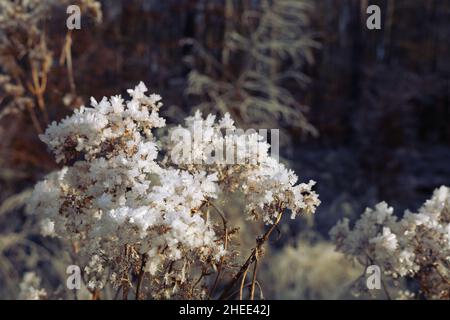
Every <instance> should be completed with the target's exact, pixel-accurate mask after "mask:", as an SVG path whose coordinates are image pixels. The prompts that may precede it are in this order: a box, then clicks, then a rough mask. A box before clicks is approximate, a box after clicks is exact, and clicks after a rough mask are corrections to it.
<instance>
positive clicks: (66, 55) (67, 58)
mask: <svg viewBox="0 0 450 320" xmlns="http://www.w3.org/2000/svg"><path fill="white" fill-rule="evenodd" d="M64 63H65V64H66V67H67V75H68V78H69V85H70V90H71V92H72V93H73V94H74V93H75V90H76V87H75V80H74V76H73V66H72V30H69V31H68V32H67V34H66V40H65V43H64V47H63V49H62V51H61V56H60V58H59V64H60V65H61V66H62V65H63V64H64Z"/></svg>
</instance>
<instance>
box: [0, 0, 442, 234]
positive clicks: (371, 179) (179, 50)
mask: <svg viewBox="0 0 450 320" xmlns="http://www.w3.org/2000/svg"><path fill="white" fill-rule="evenodd" d="M261 3H262V1H257V0H208V1H207V0H165V1H158V0H155V1H153V0H148V1H144V0H127V1H125V0H124V1H120V0H108V1H102V11H103V21H102V23H100V24H96V23H95V22H94V21H93V20H92V19H89V18H85V17H83V20H82V28H81V30H77V31H74V32H73V33H72V58H73V73H74V82H75V84H76V98H74V97H72V101H71V102H70V103H69V107H67V106H64V105H63V103H62V102H61V101H63V99H64V97H66V95H65V93H66V92H69V91H70V90H71V89H70V88H71V87H70V83H69V80H68V79H67V77H66V76H64V74H65V72H66V69H65V68H64V67H62V66H58V65H56V66H55V67H54V69H55V72H54V73H53V75H52V76H49V80H48V81H49V85H48V88H51V89H48V91H47V92H46V99H47V105H48V110H49V118H50V119H49V120H50V121H52V120H59V119H61V118H62V117H63V116H64V115H66V114H69V113H70V112H71V110H72V109H73V107H76V106H79V105H81V104H82V103H85V102H88V101H89V100H88V99H89V97H90V96H95V97H96V98H99V97H101V96H109V95H113V94H117V93H119V92H122V93H125V90H126V89H127V88H130V87H133V86H134V85H136V84H137V83H138V82H139V81H143V82H145V83H146V85H147V86H148V87H149V88H150V91H153V92H156V93H159V94H161V96H162V97H163V101H164V104H165V108H164V109H163V110H162V113H163V114H164V115H165V116H166V117H168V119H169V122H172V123H175V122H177V121H179V120H180V119H182V118H183V117H184V116H186V115H188V114H191V113H193V112H194V109H195V107H196V106H199V103H201V102H202V101H203V99H206V98H205V96H204V95H202V94H200V95H199V94H197V95H192V94H188V93H189V88H190V87H192V84H193V83H192V81H193V80H192V78H190V76H192V74H193V73H192V72H193V71H196V72H200V73H202V74H208V76H209V77H210V78H211V79H214V81H218V82H220V81H223V80H224V79H225V78H226V77H225V76H226V74H227V72H231V73H239V72H240V71H239V70H242V68H243V66H244V65H245V64H247V63H249V62H248V61H247V60H246V59H245V56H244V55H243V54H239V53H237V54H235V55H233V56H232V58H230V59H229V60H227V63H226V64H224V65H223V67H224V68H225V70H222V71H221V72H219V71H217V70H216V71H215V69H214V68H215V65H214V63H215V62H214V61H219V62H220V63H223V62H224V60H225V58H226V55H227V54H229V52H228V51H227V50H229V48H228V47H227V45H226V41H227V39H226V34H227V32H229V30H230V29H232V30H238V31H240V32H241V33H243V34H250V35H251V33H252V24H251V23H250V24H248V22H246V21H247V20H246V19H247V18H246V16H245V15H244V13H245V12H247V11H252V10H256V11H257V12H261ZM269 4H270V1H269ZM309 4H310V5H311V6H310V7H308V10H307V11H305V12H306V13H305V18H304V19H305V20H304V21H303V22H302V26H303V27H302V30H301V32H303V35H301V36H304V37H307V38H308V39H310V41H312V42H311V45H307V46H305V49H304V51H302V55H301V56H302V57H301V59H300V61H301V62H300V63H299V64H295V68H296V70H297V71H298V72H299V74H301V75H302V81H301V82H302V83H301V85H298V84H297V83H295V82H292V81H291V82H290V81H286V82H283V87H285V88H288V89H289V92H290V93H291V94H292V96H293V97H295V100H296V101H298V102H299V103H300V104H301V105H302V106H303V107H305V106H307V107H308V110H309V111H306V110H307V109H303V110H305V111H304V116H305V118H306V119H307V121H308V122H309V124H311V125H312V126H313V127H314V128H315V130H312V131H311V130H304V129H305V126H304V124H303V123H296V122H295V121H294V122H289V121H287V120H283V119H282V117H281V116H280V117H278V113H274V114H273V116H272V117H273V120H274V122H273V123H271V124H270V123H269V124H267V123H264V124H262V123H258V122H257V123H253V122H247V121H246V118H245V117H243V116H242V118H240V115H241V111H240V110H239V103H238V102H239V97H237V98H236V97H233V100H232V101H233V102H232V103H230V104H229V105H227V106H226V107H227V108H229V109H230V110H229V111H230V112H231V113H232V114H233V116H234V117H236V118H237V120H238V122H239V123H240V124H241V125H243V126H247V127H251V126H258V125H264V126H265V127H267V126H268V125H271V126H272V127H273V128H281V129H283V133H282V136H281V139H283V141H286V143H285V144H283V143H282V146H283V148H282V149H281V153H282V155H283V156H284V157H285V159H286V160H287V161H289V163H290V166H291V167H292V168H293V169H294V170H295V171H296V172H297V173H298V175H299V176H300V180H305V179H309V178H311V179H314V180H316V181H317V190H318V193H319V194H320V198H321V200H322V205H321V206H320V208H319V210H318V212H317V214H316V215H315V217H314V220H315V226H314V228H315V230H317V231H318V232H319V233H321V234H322V236H324V237H327V234H328V230H329V229H330V227H331V226H333V225H334V224H335V223H336V221H337V220H338V219H340V218H342V217H343V216H348V217H350V218H353V219H354V218H355V217H357V216H358V215H359V214H360V213H361V212H362V211H363V209H364V208H365V207H367V206H373V205H374V204H375V203H377V202H379V201H382V200H385V201H386V202H388V203H389V204H390V205H392V206H394V207H395V208H396V212H398V213H401V212H403V210H404V209H406V208H410V209H411V210H415V209H417V207H418V206H419V205H420V204H421V203H423V202H424V200H426V199H427V198H429V197H430V195H431V193H432V191H433V190H434V189H435V188H436V187H439V186H441V185H449V184H450V125H449V123H450V60H449V54H450V46H449V43H450V24H449V21H450V1H446V0H414V1H412V0H384V1H383V0H379V1H369V0H342V1H335V0H315V1H310V2H309ZM369 4H377V5H379V6H380V8H381V13H382V20H381V26H382V28H381V30H368V29H367V28H366V25H365V24H366V19H367V17H368V15H367V14H366V12H365V9H366V8H367V6H368V5H369ZM58 10H59V9H57V10H56V11H55V12H53V14H52V16H51V17H49V21H48V22H46V24H45V30H46V31H47V32H48V33H49V35H50V37H49V39H52V43H51V45H52V46H54V47H60V46H61V44H62V43H63V42H64V39H65V36H66V30H65V29H64V27H61V26H64V25H65V18H66V15H65V12H64V10H63V11H61V10H62V9H61V10H60V11H58ZM227 30H228V31H227ZM299 36H300V35H299ZM58 54H59V53H58V52H57V54H56V55H58ZM208 57H212V59H213V60H208ZM211 61H213V62H211ZM291 65H294V63H293V61H291V60H290V59H289V58H287V59H283V60H280V63H279V66H282V67H283V68H285V69H287V70H289V69H290V68H291ZM1 67H2V66H0V68H1ZM292 68H293V67H292ZM190 81H191V82H190ZM238 89H239V88H237V90H238ZM0 105H1V104H0ZM201 106H202V105H201V104H200V107H201ZM204 111H210V110H209V109H207V108H206V107H205V110H204ZM213 111H216V112H217V113H220V112H221V111H223V110H214V109H213ZM40 120H41V121H42V122H43V125H44V124H45V121H44V120H43V119H40ZM0 126H1V128H2V129H3V130H2V132H1V137H0V138H1V139H0V140H1V142H0V202H2V201H4V200H5V199H8V198H10V197H11V196H14V195H15V194H17V193H19V192H21V191H22V190H25V189H27V188H30V187H31V186H32V185H33V184H34V183H35V182H36V181H37V180H39V179H41V178H42V177H43V176H44V175H45V174H46V173H48V172H49V171H51V170H52V169H54V168H56V164H55V163H54V162H53V160H52V158H51V155H49V154H48V153H47V151H46V149H45V146H44V145H43V144H42V143H41V142H40V141H39V140H38V138H37V134H36V130H35V128H33V126H32V125H31V120H30V118H29V116H28V115H27V114H21V115H16V116H14V117H11V116H10V117H7V118H3V119H1V120H0ZM44 128H45V126H44ZM1 211H2V210H0V212H1ZM13 219H17V220H19V221H22V220H21V219H24V218H21V217H20V216H18V217H15V218H13ZM10 221H11V220H10ZM301 225H303V224H302V223H298V225H296V226H295V227H294V229H293V230H291V231H292V232H293V233H296V232H297V231H298V229H299V228H305V227H302V226H301ZM5 228H6V227H4V226H3V227H2V228H1V229H0V231H2V229H5Z"/></svg>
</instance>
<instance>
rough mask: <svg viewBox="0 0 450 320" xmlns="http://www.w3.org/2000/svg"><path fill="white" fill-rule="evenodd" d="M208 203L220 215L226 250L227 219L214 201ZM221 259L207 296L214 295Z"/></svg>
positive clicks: (219, 273) (220, 273)
mask: <svg viewBox="0 0 450 320" xmlns="http://www.w3.org/2000/svg"><path fill="white" fill-rule="evenodd" d="M208 204H210V205H211V206H212V207H213V208H214V209H215V210H216V211H217V213H218V214H219V215H220V217H221V218H222V223H223V229H224V231H223V232H224V237H225V239H224V249H225V250H227V248H228V227H227V219H226V218H225V215H224V214H223V212H222V211H221V210H220V209H219V208H218V207H217V206H216V205H215V204H214V203H212V202H208ZM223 260H224V257H222V258H221V259H220V263H219V266H218V270H217V275H216V278H215V279H214V283H213V286H212V287H211V290H210V291H209V298H211V297H212V296H213V295H214V292H215V290H216V287H217V284H218V283H219V279H220V276H221V275H222V270H223V268H222V265H223Z"/></svg>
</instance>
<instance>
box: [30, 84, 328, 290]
mask: <svg viewBox="0 0 450 320" xmlns="http://www.w3.org/2000/svg"><path fill="white" fill-rule="evenodd" d="M146 91H147V88H146V87H145V85H144V84H143V83H140V84H139V85H138V86H136V88H135V89H133V90H128V93H129V94H130V96H131V99H130V100H129V101H124V99H123V98H122V97H121V96H114V97H111V98H110V99H107V98H103V99H102V100H101V101H100V102H97V101H96V100H95V99H93V98H92V99H91V106H92V107H88V108H85V107H82V108H80V109H79V110H76V111H75V113H74V114H73V115H72V116H70V117H67V118H65V119H63V120H62V121H61V122H60V123H59V124H56V123H53V124H52V125H51V126H49V127H48V128H47V130H46V132H45V134H44V135H42V136H41V139H42V141H44V142H45V143H46V144H47V145H48V146H49V147H50V149H51V150H52V151H53V153H54V154H55V157H56V160H57V161H58V162H62V163H64V164H65V166H64V167H63V169H61V170H60V171H58V172H54V173H52V174H50V175H49V176H47V177H46V179H45V180H44V181H42V182H40V183H38V184H37V185H36V187H35V189H34V192H33V195H32V197H31V200H30V201H29V205H28V210H29V211H30V212H33V213H36V214H39V215H40V216H41V217H42V227H43V228H42V230H43V232H44V234H46V235H55V236H57V237H59V238H62V239H64V240H66V241H67V242H68V243H70V244H71V245H72V247H73V248H74V249H75V253H76V255H77V257H78V260H79V261H80V264H83V267H84V274H85V276H86V279H85V280H86V283H87V286H88V287H89V288H90V289H91V290H92V291H93V292H98V290H100V289H102V288H104V286H105V285H106V284H108V283H112V284H113V285H114V286H115V287H116V288H118V289H120V290H121V292H122V296H123V297H124V298H127V297H128V295H129V290H130V288H132V287H133V290H135V295H136V297H137V298H206V297H209V296H213V291H214V288H215V287H216V286H217V281H218V280H219V276H218V274H219V272H220V271H221V270H224V269H226V268H228V267H229V268H232V267H231V266H235V265H236V264H237V262H236V261H233V259H234V258H235V254H234V253H235V252H234V251H235V250H230V245H231V244H230V240H231V238H230V236H231V235H232V233H233V232H235V231H234V230H233V229H232V228H230V227H232V226H228V225H227V220H226V213H223V212H221V210H220V209H219V208H218V207H217V206H216V205H215V201H218V199H222V200H224V199H226V197H227V193H228V192H229V191H230V190H233V191H238V190H240V191H241V192H242V193H243V194H245V195H246V197H247V200H248V204H247V212H248V217H250V218H254V219H262V220H263V221H265V222H266V223H267V224H269V225H271V226H270V228H269V231H267V232H266V233H265V235H264V236H263V237H261V238H259V239H258V241H257V246H256V248H255V249H254V250H253V251H252V254H251V256H250V258H249V260H248V263H247V264H246V265H244V267H245V268H248V267H249V265H250V264H251V263H253V262H255V261H256V258H257V257H258V255H259V254H260V252H261V250H262V248H261V247H262V244H263V243H264V242H265V240H267V238H268V236H269V235H270V232H271V231H272V230H273V229H274V227H275V226H276V225H277V224H278V223H279V222H280V219H281V216H282V214H283V213H284V212H285V211H286V210H291V211H292V217H295V215H296V214H298V213H302V212H308V213H312V212H314V211H315V209H316V207H317V206H318V205H319V203H320V202H319V200H318V198H317V195H316V194H315V193H314V191H312V190H311V187H312V185H313V182H310V183H309V184H299V185H295V183H296V181H297V177H296V176H295V174H294V173H293V172H292V171H290V170H287V169H286V168H285V167H284V165H282V164H281V163H279V162H277V161H275V160H274V159H272V158H270V157H269V156H268V154H267V150H268V147H266V148H262V149H260V150H264V151H265V152H264V154H260V157H259V158H258V159H259V160H258V161H257V162H249V163H246V164H239V165H233V164H214V165H209V164H205V163H204V164H196V165H183V166H182V167H180V166H178V165H176V164H175V163H174V162H173V161H172V159H171V157H170V154H171V153H170V149H171V147H172V146H173V145H172V144H171V142H169V143H164V141H170V139H167V138H166V137H161V139H157V137H156V136H155V132H154V131H155V129H156V128H161V127H164V126H165V120H164V119H163V118H161V117H160V116H159V113H158V111H159V109H160V107H161V106H162V103H161V102H160V100H161V97H160V96H158V95H155V94H152V95H150V96H147V95H146V94H145V92H146ZM194 120H195V121H196V122H197V123H198V122H200V123H201V125H202V126H204V127H205V128H204V129H206V131H207V132H211V133H213V132H217V130H220V128H222V127H224V126H226V127H227V128H234V125H233V122H232V120H231V119H230V118H229V116H228V115H225V117H224V118H223V119H221V120H220V121H218V122H216V121H215V118H214V117H213V116H208V117H207V119H203V118H202V117H201V115H200V114H199V113H197V114H196V115H195V117H192V118H189V119H187V121H186V123H187V128H186V130H189V125H190V124H191V123H193V121H194ZM216 139H219V136H218V135H217V136H215V135H214V134H212V135H211V136H210V139H205V140H204V142H202V144H200V145H198V146H197V147H198V149H197V150H202V148H204V147H206V146H207V145H209V144H214V143H217V141H215V140H216ZM248 141H254V140H253V139H252V138H251V137H249V138H248ZM160 151H161V152H160ZM158 153H160V154H165V157H163V159H162V160H159V159H158ZM243 211H244V210H243ZM218 270H219V271H218ZM241 270H242V269H241ZM229 271H230V272H233V270H232V269H229ZM239 272H241V271H239ZM239 272H238V273H237V275H239V274H242V272H241V273H239ZM213 274H216V276H215V278H213V279H211V277H209V276H210V275H213ZM235 278H236V277H234V278H233V279H232V281H231V284H229V285H228V286H229V287H230V288H231V287H232V286H233V285H234V283H235V281H236V279H235ZM237 278H239V277H237ZM214 279H215V280H214ZM95 294H97V293H95Z"/></svg>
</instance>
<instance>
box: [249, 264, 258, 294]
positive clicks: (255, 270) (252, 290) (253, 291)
mask: <svg viewBox="0 0 450 320" xmlns="http://www.w3.org/2000/svg"><path fill="white" fill-rule="evenodd" d="M257 272H258V257H256V260H255V264H254V267H253V275H252V286H251V287H250V300H254V299H255V284H256V273H257Z"/></svg>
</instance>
